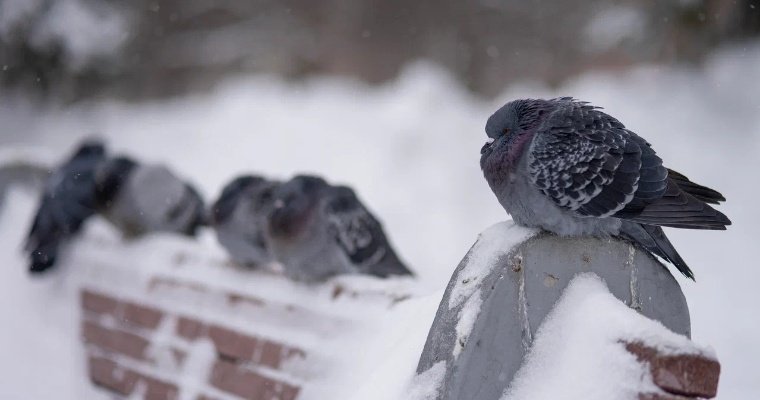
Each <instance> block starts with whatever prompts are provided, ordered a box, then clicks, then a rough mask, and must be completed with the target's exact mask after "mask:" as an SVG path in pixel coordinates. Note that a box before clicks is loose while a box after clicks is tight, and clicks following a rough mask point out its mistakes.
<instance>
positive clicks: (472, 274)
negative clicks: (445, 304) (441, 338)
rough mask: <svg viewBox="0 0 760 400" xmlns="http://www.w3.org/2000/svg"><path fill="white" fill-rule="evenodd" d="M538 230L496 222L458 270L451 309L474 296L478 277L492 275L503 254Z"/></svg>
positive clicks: (482, 234) (452, 293) (450, 299)
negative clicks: (491, 272)
mask: <svg viewBox="0 0 760 400" xmlns="http://www.w3.org/2000/svg"><path fill="white" fill-rule="evenodd" d="M536 233H538V231H537V230H535V229H529V228H524V227H521V226H518V225H515V224H509V223H498V224H495V225H493V226H491V227H490V228H488V229H486V230H485V231H484V232H483V233H481V234H480V236H479V237H478V240H477V242H475V245H474V246H472V250H470V252H469V253H468V254H467V261H466V264H465V265H464V268H462V270H461V271H459V274H457V277H456V281H455V283H454V288H453V289H452V290H451V297H449V309H451V308H454V307H457V306H459V305H460V304H461V303H462V301H464V300H465V299H469V298H472V297H473V293H474V291H475V290H476V289H477V283H478V279H480V278H482V277H484V276H486V275H488V269H489V268H491V267H493V266H494V265H495V263H496V261H497V260H498V259H499V257H501V256H504V255H506V254H507V253H509V251H510V250H512V248H513V247H514V246H515V245H517V244H519V243H522V242H523V241H525V240H526V239H528V238H529V237H530V236H532V235H534V234H536ZM476 297H477V296H476Z"/></svg>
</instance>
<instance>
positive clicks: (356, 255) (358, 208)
mask: <svg viewBox="0 0 760 400" xmlns="http://www.w3.org/2000/svg"><path fill="white" fill-rule="evenodd" d="M274 198H275V200H274V209H273V210H272V212H271V213H270V214H269V217H268V221H267V232H268V234H267V239H268V240H269V243H270V247H271V249H272V253H273V254H274V256H275V258H276V259H277V260H278V262H279V263H280V264H281V265H282V267H283V270H284V272H285V274H286V275H287V276H289V277H291V278H292V279H295V280H302V281H323V280H326V279H327V278H329V277H331V276H334V275H338V274H349V273H358V274H368V275H374V276H377V277H382V278H385V277H388V276H391V275H412V272H411V271H410V270H409V269H407V267H405V266H404V264H403V263H402V262H401V261H400V260H399V258H398V256H397V255H396V253H395V252H394V251H393V249H392V248H391V246H390V243H389V242H388V239H387V238H386V236H385V233H384V232H383V229H382V225H381V224H380V222H379V221H378V220H377V219H375V217H374V216H373V215H372V214H371V213H370V212H369V211H368V210H367V209H366V208H365V207H364V205H362V203H361V201H360V200H359V199H358V198H357V196H356V194H355V193H354V191H353V190H351V189H350V188H348V187H345V186H337V187H335V186H331V185H330V184H328V183H327V182H325V180H323V179H322V178H319V177H314V176H306V175H299V176H296V177H294V178H293V179H291V180H290V181H288V182H286V183H284V184H282V185H280V186H279V187H278V188H277V189H275V196H274Z"/></svg>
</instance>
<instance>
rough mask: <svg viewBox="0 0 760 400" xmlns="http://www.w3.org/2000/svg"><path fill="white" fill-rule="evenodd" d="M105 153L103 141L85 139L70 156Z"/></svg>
mask: <svg viewBox="0 0 760 400" xmlns="http://www.w3.org/2000/svg"><path fill="white" fill-rule="evenodd" d="M105 154H106V147H105V145H104V144H103V142H101V141H98V140H86V141H84V142H82V144H80V145H79V147H78V148H77V150H76V151H75V152H74V155H73V157H72V158H82V157H103V156H104V155H105Z"/></svg>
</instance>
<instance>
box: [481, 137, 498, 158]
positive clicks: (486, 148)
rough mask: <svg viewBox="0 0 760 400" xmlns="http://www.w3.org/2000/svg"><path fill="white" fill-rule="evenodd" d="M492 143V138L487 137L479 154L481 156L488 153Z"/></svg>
mask: <svg viewBox="0 0 760 400" xmlns="http://www.w3.org/2000/svg"><path fill="white" fill-rule="evenodd" d="M494 141H495V139H494V138H492V137H489V138H488V140H487V141H486V142H485V144H483V147H481V148H480V154H481V155H483V154H485V153H486V152H490V151H491V147H492V146H493V143H494Z"/></svg>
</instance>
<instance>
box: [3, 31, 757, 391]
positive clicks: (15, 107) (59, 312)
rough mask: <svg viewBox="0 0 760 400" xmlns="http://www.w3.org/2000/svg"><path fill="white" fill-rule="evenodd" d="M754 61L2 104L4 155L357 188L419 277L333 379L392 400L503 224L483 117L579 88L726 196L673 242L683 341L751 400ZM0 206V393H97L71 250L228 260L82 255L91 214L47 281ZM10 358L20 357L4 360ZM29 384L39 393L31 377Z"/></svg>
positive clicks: (155, 248) (98, 229)
mask: <svg viewBox="0 0 760 400" xmlns="http://www.w3.org/2000/svg"><path fill="white" fill-rule="evenodd" d="M758 65H760V46H758V45H749V44H747V45H737V46H735V47H732V48H729V49H724V50H721V51H719V52H717V53H715V54H714V56H713V57H711V59H709V60H708V61H707V63H706V64H705V65H704V66H703V67H700V68H685V67H683V68H682V67H662V66H642V67H638V68H635V69H633V70H630V71H627V72H620V73H588V74H585V75H583V76H581V77H579V78H577V79H575V80H573V81H570V82H568V83H566V84H564V85H563V86H561V87H559V88H557V89H550V88H548V87H546V86H543V85H540V84H537V83H531V82H526V83H523V84H519V85H515V86H512V87H510V88H509V89H507V90H505V91H504V93H503V94H502V95H500V96H498V97H497V99H495V100H494V101H484V100H481V99H477V98H474V97H472V96H471V95H469V94H468V93H467V92H466V91H465V90H464V89H463V88H462V87H461V86H459V85H458V84H457V83H456V82H454V81H453V79H451V77H449V76H448V75H446V74H445V73H443V72H441V70H440V69H437V68H435V67H431V66H429V65H424V64H418V65H414V66H410V67H409V68H407V69H406V71H405V72H404V73H402V75H401V76H400V77H399V78H398V79H397V80H396V81H395V82H391V83H388V84H386V85H383V86H379V87H369V86H365V85H363V84H360V83H357V82H354V81H350V80H345V79H337V78H320V79H313V80H309V81H307V82H302V83H287V82H283V81H281V80H280V79H278V78H275V77H272V76H253V77H245V78H239V79H234V80H231V81H229V82H227V83H225V84H222V85H220V86H218V87H217V88H216V89H215V90H213V91H210V92H208V93H201V94H195V95H190V96H187V97H184V98H180V99H171V100H164V101H150V102H144V103H138V104H134V103H126V102H121V101H115V100H108V101H101V102H97V103H84V104H78V105H73V106H67V107H62V106H61V107H57V106H47V107H41V106H36V105H33V104H32V103H31V102H29V101H25V100H23V99H21V98H19V97H7V96H3V95H0V120H2V121H3V123H2V125H1V126H0V146H2V147H3V149H12V148H18V147H24V148H25V149H39V150H38V153H35V154H40V155H44V156H40V157H41V158H47V157H48V155H49V156H50V158H51V159H53V160H59V159H60V158H61V157H64V156H65V155H67V154H68V153H69V152H70V151H71V148H72V146H73V138H78V137H84V136H86V135H91V134H92V133H100V134H102V135H103V136H104V137H106V138H107V139H108V140H109V142H110V144H111V147H112V148H113V149H115V150H116V151H124V152H129V153H132V154H134V155H136V156H137V157H138V158H140V159H142V160H144V161H146V162H165V163H167V164H169V166H170V167H171V168H173V169H175V170H176V172H177V173H178V174H180V175H181V176H183V177H187V178H189V179H191V180H193V181H194V182H196V183H197V184H198V185H199V188H200V191H201V193H202V194H203V195H204V196H205V197H206V198H207V199H209V200H211V199H213V198H214V197H215V196H217V195H218V192H219V190H220V189H221V187H222V186H223V185H224V184H225V183H226V182H228V181H229V180H230V179H231V178H232V177H233V176H234V175H236V174H239V173H244V172H249V171H253V172H260V173H264V174H267V175H270V176H272V177H275V178H286V177H288V176H290V175H291V174H293V173H296V172H313V173H318V174H322V175H324V176H326V177H328V179H329V180H331V181H333V182H336V183H344V184H349V185H352V186H354V187H355V188H356V189H357V192H358V194H359V196H360V197H361V198H362V199H363V200H364V201H365V202H366V203H367V205H368V206H369V208H370V209H371V210H373V211H374V212H376V213H377V215H378V216H379V218H380V219H381V220H382V222H383V223H384V226H385V229H386V231H387V232H388V235H389V237H390V239H391V241H392V242H393V244H394V245H395V246H396V247H397V249H398V252H399V254H400V256H401V257H402V258H403V259H404V260H405V261H407V262H408V264H409V266H410V267H411V268H412V269H413V270H414V271H415V272H416V273H417V275H418V277H419V279H418V281H417V283H416V284H414V285H413V287H411V288H409V287H407V288H406V289H410V290H411V291H413V292H414V293H415V296H419V300H418V298H417V297H415V299H414V300H415V301H419V302H418V303H417V304H416V305H415V303H409V306H408V308H407V307H406V306H402V304H404V303H406V302H402V303H399V304H398V305H397V306H396V307H394V308H393V310H392V311H390V312H389V314H388V315H387V318H388V320H384V321H386V322H388V323H389V325H387V326H385V327H383V329H382V330H380V331H379V332H381V333H383V335H387V336H389V337H392V338H395V339H394V340H391V341H387V342H386V341H383V340H382V337H383V336H382V335H378V336H373V339H372V340H370V341H368V342H367V343H369V344H368V345H367V346H365V347H364V348H362V347H360V346H358V345H357V346H356V347H355V348H356V349H357V350H356V351H357V352H358V354H365V353H367V356H366V357H364V356H363V357H361V358H357V359H355V360H354V366H353V372H355V373H354V374H352V375H351V376H350V378H351V379H350V380H349V382H351V384H348V385H347V384H346V383H345V382H346V381H335V382H334V385H335V386H336V387H340V386H344V387H346V386H348V388H345V389H344V390H346V392H353V393H359V392H360V391H362V390H364V391H363V393H365V394H366V396H365V397H363V398H364V399H369V400H375V399H383V400H387V399H391V398H393V397H392V393H403V392H404V390H405V389H403V388H404V387H406V386H404V385H406V384H407V383H408V380H409V379H411V375H410V374H411V372H412V371H413V370H414V369H415V367H416V359H417V357H418V356H419V352H420V350H421V347H422V344H423V343H424V341H425V337H424V336H425V335H426V334H427V327H425V326H424V325H425V324H427V326H429V324H430V322H431V321H432V318H433V314H434V313H435V310H436V306H437V302H436V301H435V300H434V299H435V297H436V295H437V296H438V298H439V299H440V296H441V293H442V290H443V288H444V287H445V285H446V284H447V283H448V281H449V279H450V278H451V274H452V272H453V270H454V268H455V267H456V266H457V264H458V263H459V261H460V260H461V259H462V257H463V255H464V254H465V253H466V252H467V250H468V249H469V248H470V246H471V245H472V243H473V242H474V239H475V238H476V237H477V234H478V233H479V232H481V231H483V229H484V228H485V227H487V226H490V225H492V224H494V223H495V222H497V221H501V220H504V219H505V217H506V216H505V213H504V211H503V210H502V209H501V207H500V206H499V204H498V202H497V201H496V199H495V198H494V196H493V194H492V193H491V192H490V190H489V188H488V185H487V184H486V183H485V181H484V180H483V177H482V173H481V171H480V169H479V165H478V158H479V154H478V151H479V149H480V147H481V145H482V144H483V142H484V141H485V134H484V132H483V126H484V125H485V121H486V119H487V118H488V116H489V115H490V113H491V112H493V111H494V110H495V109H497V108H498V107H499V106H500V105H502V104H503V102H505V101H507V100H509V99H514V98H519V97H554V96H560V95H573V96H575V97H578V98H580V99H583V100H587V101H591V102H593V103H594V104H596V105H600V106H604V107H605V110H606V111H608V112H609V113H611V114H612V115H613V116H615V117H617V118H618V119H619V120H621V121H622V122H623V123H625V124H626V126H627V127H629V128H630V129H632V130H633V131H635V132H637V133H639V134H641V135H642V136H643V137H645V138H646V139H647V140H648V141H649V142H651V143H652V144H653V146H654V148H655V149H657V151H658V154H660V155H661V156H662V158H663V159H664V160H665V162H666V164H667V166H668V167H670V168H673V169H676V170H678V171H680V172H683V173H685V174H686V175H687V176H689V177H690V178H692V179H694V180H695V181H697V182H699V183H701V184H704V185H707V186H710V187H714V188H716V189H718V190H720V191H721V192H722V193H723V194H724V195H725V196H726V197H727V198H728V202H727V203H726V204H725V205H722V206H720V207H719V208H720V209H721V210H722V211H724V212H725V213H726V214H727V215H729V217H731V219H732V220H733V222H734V224H733V225H732V226H730V227H729V229H728V231H725V232H705V231H688V230H675V229H669V230H667V232H668V235H669V237H670V238H671V240H672V241H673V243H674V245H675V246H676V248H678V250H679V251H680V252H681V254H682V255H683V256H684V258H685V259H686V260H687V262H689V264H690V265H691V267H692V269H693V270H694V271H695V273H696V275H697V283H692V282H689V281H686V280H684V279H682V278H681V277H678V278H677V279H679V282H680V283H681V284H682V286H683V288H684V292H685V294H686V298H687V301H688V302H689V306H690V310H691V317H692V328H693V329H692V330H693V337H694V340H695V341H696V342H697V343H704V344H709V345H711V346H713V347H714V348H715V351H716V354H717V357H718V359H719V360H720V362H721V364H722V373H721V382H720V393H719V397H720V398H721V399H729V400H730V399H743V398H748V397H751V396H752V395H753V394H754V393H758V392H760V380H759V379H757V373H756V372H755V371H756V369H755V368H753V365H754V362H755V360H757V359H760V347H758V346H757V343H756V342H757V337H758V335H759V334H760V319H758V317H757V310H756V308H757V307H756V304H757V301H756V300H755V296H754V293H756V292H757V285H756V283H755V280H754V279H752V277H753V276H754V274H755V264H756V263H755V262H754V261H753V260H755V258H756V256H755V254H754V253H753V252H752V249H754V248H755V247H756V241H757V238H758V237H760V236H759V235H760V232H758V226H760V209H758V208H757V207H752V206H750V205H752V204H754V203H753V202H754V200H753V199H755V198H756V197H757V195H758V194H760V192H759V191H758V189H757V187H756V186H757V185H755V184H753V183H752V182H753V181H752V180H751V179H750V178H751V176H752V174H753V171H758V170H760V157H758V156H757V155H758V154H760V96H758V95H757V93H758V90H759V89H760V83H759V82H760V68H757V66H758ZM4 151H5V150H4ZM9 151H12V150H9ZM9 196H10V197H9V198H8V199H6V200H7V201H6V202H5V206H4V208H3V210H2V219H1V220H0V232H2V236H1V238H0V248H2V252H0V254H2V257H3V260H4V263H3V268H2V269H0V271H2V275H1V276H0V285H2V293H3V294H4V296H5V297H4V299H5V301H4V302H3V305H2V306H0V316H2V318H3V321H4V329H3V330H2V333H0V354H4V355H8V356H5V357H4V361H2V362H0V376H2V377H4V378H7V379H8V380H7V381H5V382H3V384H2V385H0V398H10V399H15V398H50V397H51V396H52V397H55V398H60V399H64V400H65V399H78V398H92V396H88V395H87V393H89V392H87V390H90V389H89V386H88V383H87V382H86V380H84V379H82V372H83V371H84V370H83V365H82V363H81V362H82V360H81V348H80V345H79V338H78V327H77V321H78V316H77V314H76V312H75V305H76V300H77V299H76V296H75V295H74V294H73V293H71V286H70V285H72V284H74V283H75V282H72V280H76V279H77V274H78V271H81V270H83V269H85V266H83V265H81V264H74V261H75V256H76V255H77V254H79V256H80V257H92V258H93V259H94V258H97V259H102V260H105V261H108V259H109V257H116V256H117V254H118V257H128V256H134V255H135V254H140V259H141V260H142V261H144V262H145V263H148V262H149V261H151V260H157V261H160V260H162V259H163V257H165V254H167V253H170V252H174V251H178V249H179V250H182V249H185V248H189V249H195V250H192V254H194V257H195V258H196V259H198V262H199V264H198V265H202V264H203V260H205V259H214V260H217V261H218V260H219V259H222V258H223V257H224V254H223V251H222V250H221V249H220V248H219V246H218V245H216V243H215V241H214V239H213V237H212V236H211V235H210V234H208V233H204V235H203V237H202V238H200V240H199V241H198V242H191V241H186V240H184V239H183V240H180V239H177V238H171V237H167V236H165V235H163V236H155V237H151V238H146V239H145V240H142V241H140V242H138V243H131V244H125V245H124V246H125V247H124V253H114V255H113V256H111V255H109V254H108V253H105V254H103V253H98V252H95V251H91V250H90V249H91V248H92V247H97V240H99V239H97V237H98V236H101V235H106V232H102V231H104V230H105V231H107V229H105V227H104V225H105V224H103V223H102V221H100V223H98V221H93V223H92V224H89V225H90V226H88V229H87V232H86V233H87V238H93V239H87V240H85V241H83V242H82V243H79V244H77V245H75V246H73V247H72V248H71V251H70V252H69V254H70V257H69V258H70V261H67V259H66V258H65V257H64V259H63V260H62V263H61V268H60V271H59V272H58V273H56V274H53V275H51V276H49V277H43V279H32V278H30V277H28V276H27V274H26V271H25V262H24V258H23V256H22V254H21V252H20V249H21V241H22V238H23V236H24V234H25V233H26V231H27V229H28V224H29V221H30V218H31V212H32V211H33V208H34V206H35V203H36V200H35V199H34V198H33V197H31V196H30V195H29V194H27V193H23V192H15V193H13V194H10V195H9ZM108 235H110V236H108ZM106 237H113V235H112V233H108V234H107V235H106ZM90 240H95V242H94V243H91V242H90ZM115 246H117V247H119V248H121V246H122V245H120V244H118V242H117V244H116V245H115ZM671 270H672V269H671ZM203 271H204V274H208V277H209V279H210V280H212V279H216V278H215V277H216V276H217V275H218V273H217V272H216V271H215V269H213V268H210V267H206V268H204V269H203ZM177 273H182V272H177ZM241 276H242V275H241ZM219 281H220V282H217V283H218V284H219V285H220V286H224V285H228V284H232V282H228V280H227V279H219ZM265 281H266V279H265ZM370 284H372V283H370ZM394 284H396V283H395V282H394V283H389V284H388V285H394ZM464 287H465V286H462V288H464ZM278 288H279V289H280V290H279V291H278V290H277V289H278ZM290 288H291V286H288V285H285V284H279V285H275V286H274V287H273V289H272V290H271V292H273V295H278V296H282V297H281V298H283V299H285V298H287V297H289V296H291V295H293V296H296V297H294V298H293V299H294V301H297V302H308V301H309V299H310V298H311V297H310V295H308V290H302V291H299V292H298V293H299V294H298V295H296V294H291V293H289V292H288V290H289V289H290ZM425 296H428V297H425ZM426 298H427V300H424V299H426ZM464 299H465V298H464V297H462V298H461V299H460V300H458V301H461V300H464ZM167 301H170V300H169V299H168V300H167ZM417 307H419V308H417ZM423 316H425V318H422V317H423ZM368 317H369V319H371V317H372V315H369V316H368ZM222 318H228V316H222ZM396 318H397V319H396ZM390 321H393V323H391V322H390ZM373 326H375V327H376V325H368V330H369V329H371V328H372V327H373ZM462 328H463V329H462V330H463V331H465V330H466V329H464V328H465V327H462ZM406 335H408V337H407V336H406ZM394 350H398V354H397V353H396V352H395V351H394ZM402 351H403V352H406V353H403V354H402V353H401V352H402ZM20 359H23V360H24V362H23V363H19V362H17V361H15V360H20ZM385 361H387V362H385ZM40 377H44V378H45V379H46V381H45V382H46V384H45V385H39V384H31V385H30V384H29V382H39V381H40ZM364 387H366V388H379V389H378V390H377V392H378V393H381V394H383V395H386V396H385V397H382V396H381V395H378V396H374V395H372V394H371V393H372V392H373V391H372V390H369V389H366V390H365V389H363V388H364ZM380 389H382V390H380ZM27 390H31V391H32V392H31V393H28V392H26V391H27ZM83 393H84V394H83ZM26 394H30V395H29V396H24V395H26ZM351 397H352V396H351V395H347V396H345V397H338V398H351ZM397 398H398V397H397ZM401 398H403V396H401Z"/></svg>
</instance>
